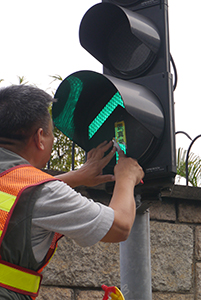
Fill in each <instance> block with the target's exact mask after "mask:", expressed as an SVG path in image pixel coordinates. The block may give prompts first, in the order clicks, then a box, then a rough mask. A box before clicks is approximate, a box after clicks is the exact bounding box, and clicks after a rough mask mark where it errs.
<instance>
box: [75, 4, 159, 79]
mask: <svg viewBox="0 0 201 300" xmlns="http://www.w3.org/2000/svg"><path fill="white" fill-rule="evenodd" d="M79 36H80V43H81V45H82V46H83V47H84V48H85V49H86V50H87V51H88V52H89V53H90V54H92V55H93V56H94V57H95V58H96V59H98V60H99V61H100V62H101V63H102V64H103V65H104V66H105V67H107V68H109V69H110V70H111V72H112V73H113V74H114V75H115V76H117V77H120V78H135V77H137V76H140V75H142V74H143V73H144V72H145V71H146V70H147V69H149V68H150V67H151V65H152V63H153V62H154V60H155V59H156V57H157V53H158V51H159V48H160V42H161V41H160V36H159V32H158V30H157V28H156V27H155V25H154V24H153V22H151V20H149V19H148V18H146V17H144V16H142V15H139V14H138V13H136V12H132V11H130V10H128V9H126V8H122V7H119V6H116V5H114V4H111V3H99V4H96V5H94V6H93V7H91V8H90V9H89V10H88V11H87V12H86V14H85V15H84V17H83V19H82V21H81V24H80V31H79Z"/></svg>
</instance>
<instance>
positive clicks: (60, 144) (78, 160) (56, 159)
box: [49, 128, 85, 172]
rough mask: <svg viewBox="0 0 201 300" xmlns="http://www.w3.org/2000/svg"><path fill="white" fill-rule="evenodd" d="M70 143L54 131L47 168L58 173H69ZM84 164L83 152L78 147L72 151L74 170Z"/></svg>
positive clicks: (56, 130)
mask: <svg viewBox="0 0 201 300" xmlns="http://www.w3.org/2000/svg"><path fill="white" fill-rule="evenodd" d="M72 144H73V143H72V141H71V140H70V139H69V138H68V137H67V136H65V135H64V134H63V133H62V132H60V131H59V130H58V129H57V128H55V129H54V145H53V148H52V153H51V158H50V162H49V168H50V169H53V170H59V171H65V172H67V171H70V170H71V169H72ZM84 162H85V152H84V151H83V150H82V149H81V148H80V147H78V146H75V150H74V168H75V169H76V168H77V167H79V166H80V165H82V164H83V163H84Z"/></svg>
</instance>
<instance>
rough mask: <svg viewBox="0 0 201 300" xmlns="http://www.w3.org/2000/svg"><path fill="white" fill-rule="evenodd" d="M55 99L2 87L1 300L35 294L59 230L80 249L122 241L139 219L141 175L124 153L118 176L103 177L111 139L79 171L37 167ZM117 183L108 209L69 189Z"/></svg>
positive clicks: (44, 154)
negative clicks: (50, 170)
mask: <svg viewBox="0 0 201 300" xmlns="http://www.w3.org/2000/svg"><path fill="white" fill-rule="evenodd" d="M52 100H53V99H52V97H51V96H50V95H48V94H47V93H45V92H44V91H42V90H40V89H38V88H35V87H31V86H25V85H20V86H11V87H7V88H4V89H1V90H0V243H1V245H0V255H1V258H0V299H9V300H10V299H13V300H16V299H18V300H19V299H20V300H25V299H27V300H28V299H33V297H35V296H37V294H38V290H39V286H40V279H41V275H40V272H41V269H42V268H43V267H44V266H45V265H46V264H47V262H48V261H49V258H50V257H51V256H52V255H53V251H54V249H55V247H56V242H57V240H58V239H59V238H60V237H61V236H62V235H64V236H67V237H70V238H72V239H74V240H75V241H76V242H77V243H78V244H79V245H81V246H90V245H93V244H95V243H97V242H98V241H102V242H112V243H116V242H121V241H124V240H126V239H127V237H128V235H129V233H130V230H131V228H132V225H133V222H134V219H135V201H134V187H135V185H137V184H138V183H139V182H140V180H141V179H142V177H143V175H144V173H143V171H142V168H141V167H140V166H139V165H138V163H137V162H136V161H135V160H133V159H131V158H127V157H125V156H124V154H123V152H122V153H120V159H119V162H118V164H117V165H116V166H115V169H114V176H113V175H102V174H101V173H102V169H103V168H104V167H105V166H106V165H107V164H108V162H109V161H110V160H111V158H112V157H113V155H114V154H115V151H116V149H115V148H114V147H113V148H112V150H111V151H110V153H109V154H108V155H107V156H104V153H105V152H106V151H108V150H109V149H110V148H111V147H112V142H109V143H108V142H106V141H105V142H103V143H102V144H100V145H99V146H98V147H97V148H96V149H92V150H91V151H90V152H89V153H88V158H87V161H86V163H85V164H84V165H83V166H82V167H81V168H80V169H79V170H75V171H71V172H68V173H65V174H62V175H59V176H56V177H55V178H53V177H52V176H50V175H47V174H46V173H44V172H42V171H40V169H41V168H43V167H44V166H45V165H46V163H47V162H48V160H49V158H50V154H51V149H52V144H53V138H54V137H53V132H52V129H53V127H52V121H51V117H50V115H49V112H48V107H49V105H50V104H51V102H52ZM114 180H115V187H114V192H113V195H112V198H111V202H110V204H109V207H107V206H104V205H102V204H100V203H95V202H93V201H92V200H90V199H87V198H85V197H83V196H81V195H80V194H78V193H76V192H75V191H74V190H73V189H72V188H74V187H76V186H79V185H86V186H93V185H97V184H100V183H103V182H108V181H114ZM2 274H3V275H2ZM5 274H7V276H6V275H5Z"/></svg>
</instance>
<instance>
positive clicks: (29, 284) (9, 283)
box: [0, 260, 42, 297]
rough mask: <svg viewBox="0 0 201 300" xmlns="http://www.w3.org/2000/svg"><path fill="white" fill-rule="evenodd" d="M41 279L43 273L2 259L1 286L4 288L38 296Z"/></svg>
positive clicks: (0, 267)
mask: <svg viewBox="0 0 201 300" xmlns="http://www.w3.org/2000/svg"><path fill="white" fill-rule="evenodd" d="M16 267H17V268H16ZM41 280H42V275H40V274H38V273H37V272H34V271H31V270H27V269H25V268H22V267H19V266H15V265H13V264H10V263H7V262H4V261H2V260H0V286H2V287H4V288H7V289H9V290H11V291H13V292H16V293H21V294H28V295H29V296H34V297H36V296H37V295H38V291H39V287H40V284H41Z"/></svg>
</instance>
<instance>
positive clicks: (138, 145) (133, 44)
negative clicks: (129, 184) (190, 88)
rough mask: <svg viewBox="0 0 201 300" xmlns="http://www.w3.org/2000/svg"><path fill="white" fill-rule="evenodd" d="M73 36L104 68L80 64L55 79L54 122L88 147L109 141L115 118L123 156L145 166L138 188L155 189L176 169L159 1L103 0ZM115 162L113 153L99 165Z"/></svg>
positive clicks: (163, 12)
mask: <svg viewBox="0 0 201 300" xmlns="http://www.w3.org/2000/svg"><path fill="white" fill-rule="evenodd" d="M119 5H121V6H119ZM79 36H80V43H81V45H82V46H83V47H84V48H85V49H86V50H87V51H88V52H89V53H90V54H92V55H93V56H94V57H95V58H96V59H98V60H99V61H100V62H101V63H102V64H103V74H99V73H97V72H93V71H79V72H75V73H74V74H71V75H70V76H68V77H67V78H66V79H65V80H64V81H63V82H62V83H61V85H60V86H59V88H58V89H57V91H56V94H55V98H57V99H58V101H57V102H56V103H54V105H53V120H54V123H55V126H56V127H58V129H60V130H61V131H62V132H63V133H64V134H66V135H67V136H68V137H69V138H70V139H72V140H73V141H74V142H75V143H77V144H78V145H79V146H81V147H82V148H83V149H84V150H86V151H89V150H90V149H91V148H94V147H96V146H97V145H98V144H99V143H101V142H103V141H104V140H108V141H109V140H111V139H112V138H113V137H114V136H115V124H116V122H121V121H123V122H124V124H125V132H126V143H127V149H126V155H127V156H131V157H133V158H135V159H137V160H138V161H139V163H140V164H141V165H142V167H143V169H144V171H145V178H144V182H145V184H144V185H143V186H141V185H140V186H138V187H137V190H138V191H139V193H143V192H144V191H148V192H150V191H152V190H153V191H154V193H158V191H159V190H160V189H161V188H163V187H165V186H169V185H171V184H172V183H173V181H174V177H175V174H176V160H175V130H174V107H173V84H172V75H171V73H170V53H169V36H168V7H167V3H166V1H165V0H154V1H140V0H139V1H136V0H133V1H131V0H128V1H115V0H113V1H112V0H111V1H108V0H105V1H103V3H99V4H96V5H94V6H93V7H92V8H90V9H89V10H88V11H87V12H86V14H85V15H84V17H83V19H82V21H81V24H80V32H79ZM115 163H116V158H113V160H112V161H111V162H110V163H109V165H108V166H107V167H106V168H105V170H104V172H106V173H112V172H113V168H114V165H115Z"/></svg>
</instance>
